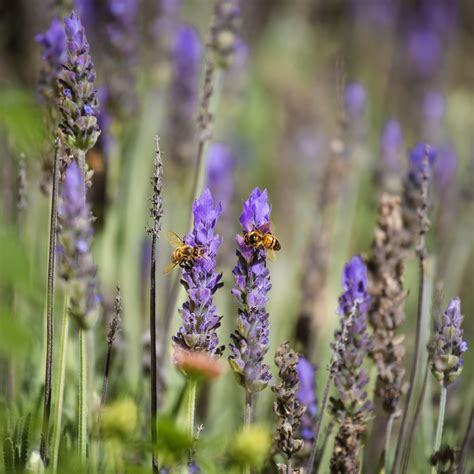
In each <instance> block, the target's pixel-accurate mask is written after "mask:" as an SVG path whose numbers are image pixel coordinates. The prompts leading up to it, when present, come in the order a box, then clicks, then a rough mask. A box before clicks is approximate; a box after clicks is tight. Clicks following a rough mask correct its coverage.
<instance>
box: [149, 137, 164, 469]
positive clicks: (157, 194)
mask: <svg viewBox="0 0 474 474" xmlns="http://www.w3.org/2000/svg"><path fill="white" fill-rule="evenodd" d="M162 179H163V162H162V159H161V151H160V140H159V138H158V137H156V138H155V161H154V172H153V176H152V177H151V186H152V189H153V194H152V197H151V207H150V217H151V220H152V224H151V226H150V227H149V228H148V233H149V234H150V235H151V265H150V341H151V347H150V374H151V377H150V398H151V406H150V409H151V442H152V444H153V448H152V449H153V451H152V470H153V473H155V474H156V473H158V458H157V455H156V450H155V449H156V443H157V441H158V435H157V428H156V421H157V420H156V416H157V411H158V395H157V355H156V250H157V249H156V247H157V243H158V238H159V236H160V231H161V219H162V217H163V198H162Z"/></svg>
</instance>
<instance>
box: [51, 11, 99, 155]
mask: <svg viewBox="0 0 474 474" xmlns="http://www.w3.org/2000/svg"><path fill="white" fill-rule="evenodd" d="M64 27H65V32H66V51H67V54H66V59H65V61H64V63H63V64H62V69H61V73H60V74H59V77H58V81H59V85H60V99H59V112H60V116H61V119H60V123H59V129H60V131H61V137H62V139H63V141H64V142H65V143H67V144H68V145H69V146H71V147H72V148H73V149H77V150H80V151H82V152H85V151H87V150H89V149H90V148H92V146H93V145H94V144H95V142H96V141H97V138H98V136H99V134H100V130H99V126H98V124H97V114H98V110H99V99H98V95H97V91H96V90H95V89H94V81H95V78H96V73H95V68H94V64H93V62H92V59H91V56H90V53H89V43H88V41H87V38H86V34H85V30H84V27H83V26H82V23H81V20H80V19H79V17H78V16H77V14H76V13H74V12H73V13H72V14H71V16H69V17H67V18H65V19H64Z"/></svg>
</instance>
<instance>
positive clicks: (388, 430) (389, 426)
mask: <svg viewBox="0 0 474 474" xmlns="http://www.w3.org/2000/svg"><path fill="white" fill-rule="evenodd" d="M393 420H394V418H393V413H391V414H390V415H389V417H388V421H387V426H386V427H385V448H384V465H385V472H387V473H388V472H390V462H389V461H390V456H389V455H388V453H389V450H390V439H391V437H392V428H393Z"/></svg>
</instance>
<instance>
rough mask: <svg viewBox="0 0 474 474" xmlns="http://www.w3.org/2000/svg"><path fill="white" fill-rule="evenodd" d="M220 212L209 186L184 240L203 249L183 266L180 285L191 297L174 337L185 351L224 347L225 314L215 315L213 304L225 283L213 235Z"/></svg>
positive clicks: (212, 352)
mask: <svg viewBox="0 0 474 474" xmlns="http://www.w3.org/2000/svg"><path fill="white" fill-rule="evenodd" d="M221 212H222V206H221V204H220V203H219V204H217V205H216V204H214V201H213V199H212V195H211V192H210V191H209V190H208V189H205V190H204V191H203V193H202V194H201V196H200V197H199V198H198V199H197V200H195V201H194V203H193V214H194V228H193V230H192V232H190V233H189V234H186V235H185V237H184V241H185V242H186V244H188V245H191V246H192V247H199V248H201V250H202V256H201V257H199V258H197V259H196V260H195V261H193V262H192V263H190V264H189V266H187V267H185V268H183V271H182V275H181V284H182V285H183V286H184V288H185V289H186V292H187V294H188V299H187V301H186V302H185V303H184V304H183V306H182V308H181V310H180V313H181V317H182V319H183V325H182V326H181V327H180V328H179V330H178V333H177V334H176V336H174V337H173V341H174V343H175V344H177V345H179V346H180V347H181V348H183V349H185V350H190V351H196V352H207V353H208V354H209V355H210V356H214V357H219V356H220V355H221V354H222V351H223V350H224V346H219V340H218V337H217V333H216V330H217V328H218V327H219V326H220V324H221V323H220V321H221V318H222V317H221V316H218V315H217V314H216V307H215V306H214V304H213V295H214V293H215V292H216V291H217V290H218V289H219V288H221V287H222V286H223V283H222V282H221V278H222V274H221V273H217V272H216V271H215V267H216V255H217V250H218V248H219V246H220V244H221V239H220V237H219V236H218V235H215V234H214V228H215V226H216V223H217V219H218V217H219V215H220V214H221Z"/></svg>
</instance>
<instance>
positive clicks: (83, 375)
mask: <svg viewBox="0 0 474 474" xmlns="http://www.w3.org/2000/svg"><path fill="white" fill-rule="evenodd" d="M79 352H80V375H79V377H80V382H79V456H80V459H81V463H82V466H83V467H84V466H86V463H87V416H88V406H87V397H88V393H87V332H86V330H84V329H79Z"/></svg>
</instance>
